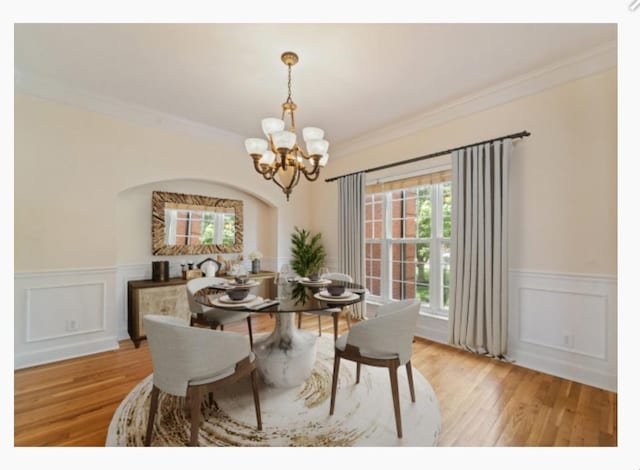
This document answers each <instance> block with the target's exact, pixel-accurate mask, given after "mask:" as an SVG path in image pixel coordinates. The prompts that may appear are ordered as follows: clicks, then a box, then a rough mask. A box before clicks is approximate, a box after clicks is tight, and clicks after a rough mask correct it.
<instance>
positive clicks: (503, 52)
mask: <svg viewBox="0 0 640 470" xmlns="http://www.w3.org/2000/svg"><path fill="white" fill-rule="evenodd" d="M614 41H616V25H615V24H557V23H555V24H554V23H547V24H473V23H467V24H442V23H439V24H265V23H262V24H188V23H182V24H142V23H141V24H113V23H102V24H78V23H76V24H17V25H16V26H15V68H16V71H17V72H19V73H23V74H28V75H30V76H37V77H40V78H42V79H47V80H53V81H55V82H60V83H62V84H64V85H65V86H69V87H72V88H74V89H75V88H78V89H80V90H82V91H83V92H89V93H92V94H96V95H98V96H100V97H106V98H110V99H114V100H118V101H122V102H126V103H132V104H135V105H138V106H143V107H145V108H150V109H152V110H157V111H161V112H163V113H168V114H171V115H175V116H177V117H180V118H182V119H186V120H189V121H193V122H196V123H199V124H204V125H206V126H210V127H214V128H217V129H221V130H225V131H228V132H231V133H234V134H238V135H240V136H244V137H249V136H256V137H261V134H262V132H261V130H260V120H261V119H262V118H263V117H270V116H276V117H280V109H281V108H280V105H281V103H282V102H283V101H284V100H285V98H286V96H287V70H286V67H285V65H284V64H282V62H281V61H280V54H281V53H282V52H284V51H287V50H292V51H295V52H296V53H298V55H299V56H300V62H299V63H298V65H296V66H294V67H293V72H292V73H293V77H292V87H293V99H294V101H295V102H296V103H297V105H298V110H297V112H296V121H297V122H296V124H297V127H298V128H302V127H305V126H317V127H321V128H324V129H325V131H326V138H327V139H328V140H330V141H331V142H332V144H335V143H340V142H342V143H344V142H348V141H350V140H352V139H355V138H357V137H358V136H361V135H363V134H366V133H369V132H371V131H374V130H376V129H379V128H381V127H384V126H388V125H391V124H393V123H397V122H399V121H402V120H405V119H409V118H411V117H413V116H416V115H418V114H421V113H425V112H427V111H429V110H431V109H434V108H436V107H438V106H442V105H444V104H446V103H448V102H451V101H453V100H456V99H460V98H461V97H464V96H467V95H469V94H472V93H476V92H478V91H480V90H482V89H484V88H487V87H490V86H492V85H495V84H497V83H500V82H504V81H506V80H509V79H512V78H514V77H517V76H518V75H522V74H524V73H527V72H529V71H531V70H533V69H537V68H540V67H543V66H546V65H548V64H550V63H554V62H557V61H561V60H565V59H567V58H570V57H572V56H575V55H577V54H580V53H584V52H585V51H589V50H592V49H595V48H597V47H600V46H602V45H604V44H608V43H611V42H614Z"/></svg>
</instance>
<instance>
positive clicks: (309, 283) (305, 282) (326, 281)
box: [298, 277, 331, 286]
mask: <svg viewBox="0 0 640 470" xmlns="http://www.w3.org/2000/svg"><path fill="white" fill-rule="evenodd" d="M298 282H299V283H300V284H302V285H303V286H326V285H327V284H331V281H330V280H329V279H320V280H318V281H312V280H310V279H309V278H306V277H303V278H302V279H300V280H299V281H298Z"/></svg>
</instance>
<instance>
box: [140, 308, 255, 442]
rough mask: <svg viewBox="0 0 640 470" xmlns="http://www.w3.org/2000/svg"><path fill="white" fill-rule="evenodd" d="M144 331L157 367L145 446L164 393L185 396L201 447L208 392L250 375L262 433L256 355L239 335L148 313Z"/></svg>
mask: <svg viewBox="0 0 640 470" xmlns="http://www.w3.org/2000/svg"><path fill="white" fill-rule="evenodd" d="M144 327H145V331H146V332H147V340H148V342H149V349H150V351H151V362H152V364H153V389H152V391H151V406H150V408H149V421H148V423H147V433H146V435H145V439H144V444H145V446H149V445H150V444H151V436H152V433H153V427H154V421H155V417H156V412H157V410H158V396H159V394H160V392H164V393H168V394H171V395H175V396H179V397H185V398H186V399H187V400H188V402H189V409H190V413H191V436H190V440H189V445H191V446H195V445H197V444H198V430H199V429H200V404H201V402H202V398H203V397H204V396H205V393H210V394H212V392H213V391H214V390H216V389H219V388H221V387H224V386H226V385H229V384H231V383H234V382H237V381H238V380H241V379H243V378H245V377H247V376H251V385H252V388H253V402H254V405H255V408H256V419H257V421H258V429H259V430H261V429H262V417H261V414H260V397H259V395H258V375H257V370H256V366H255V356H254V354H253V353H252V352H251V349H250V347H249V343H248V342H247V337H246V336H244V335H241V334H239V333H233V332H226V331H214V330H210V329H205V328H193V327H191V326H189V324H188V323H187V321H186V320H183V319H182V318H176V317H171V316H168V315H146V316H145V317H144Z"/></svg>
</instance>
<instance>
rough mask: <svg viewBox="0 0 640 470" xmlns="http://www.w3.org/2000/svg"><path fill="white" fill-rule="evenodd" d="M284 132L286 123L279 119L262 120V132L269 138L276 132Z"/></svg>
mask: <svg viewBox="0 0 640 470" xmlns="http://www.w3.org/2000/svg"><path fill="white" fill-rule="evenodd" d="M282 130H284V121H283V120H282V119H278V118H265V119H263V120H262V132H264V135H266V136H267V138H269V136H270V135H272V134H274V133H275V132H279V131H282Z"/></svg>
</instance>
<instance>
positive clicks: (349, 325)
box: [345, 312, 351, 329]
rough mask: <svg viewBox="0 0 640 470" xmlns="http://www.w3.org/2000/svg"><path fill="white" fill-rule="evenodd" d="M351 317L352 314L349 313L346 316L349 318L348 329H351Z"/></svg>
mask: <svg viewBox="0 0 640 470" xmlns="http://www.w3.org/2000/svg"><path fill="white" fill-rule="evenodd" d="M350 316H351V312H347V313H346V314H345V317H346V318H347V328H348V329H351V319H350V318H349V317H350Z"/></svg>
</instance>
